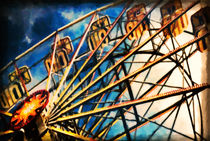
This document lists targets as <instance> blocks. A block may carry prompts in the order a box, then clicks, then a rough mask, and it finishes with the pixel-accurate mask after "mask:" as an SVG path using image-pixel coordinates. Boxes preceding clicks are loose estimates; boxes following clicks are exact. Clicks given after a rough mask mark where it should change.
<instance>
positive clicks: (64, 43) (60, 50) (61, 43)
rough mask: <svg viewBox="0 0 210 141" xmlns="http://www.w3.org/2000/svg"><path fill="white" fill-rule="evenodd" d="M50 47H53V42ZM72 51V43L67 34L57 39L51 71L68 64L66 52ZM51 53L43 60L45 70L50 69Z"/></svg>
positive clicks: (56, 70)
mask: <svg viewBox="0 0 210 141" xmlns="http://www.w3.org/2000/svg"><path fill="white" fill-rule="evenodd" d="M51 49H52V50H53V49H54V44H52V46H51ZM71 52H73V45H72V43H71V39H70V37H69V36H67V37H64V38H62V39H60V40H58V41H57V45H56V53H55V62H54V64H53V72H58V71H59V70H61V69H63V68H65V67H67V65H68V61H69V59H68V56H67V55H68V54H70V53H71ZM51 58H52V54H50V55H49V56H48V57H47V58H46V59H45V60H44V64H45V68H46V70H47V72H49V71H50V66H51Z"/></svg>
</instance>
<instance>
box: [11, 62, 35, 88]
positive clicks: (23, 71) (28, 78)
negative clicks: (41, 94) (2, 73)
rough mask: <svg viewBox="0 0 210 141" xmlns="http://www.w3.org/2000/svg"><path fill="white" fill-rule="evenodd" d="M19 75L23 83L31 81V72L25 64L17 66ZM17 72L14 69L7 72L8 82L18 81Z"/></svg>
mask: <svg viewBox="0 0 210 141" xmlns="http://www.w3.org/2000/svg"><path fill="white" fill-rule="evenodd" d="M19 71H20V75H21V77H22V78H23V81H24V83H25V84H28V83H30V82H31V73H30V71H29V68H28V67H27V66H23V67H20V68H19ZM19 79H20V78H19V77H18V72H17V71H14V72H12V73H10V74H9V80H10V82H18V81H19Z"/></svg>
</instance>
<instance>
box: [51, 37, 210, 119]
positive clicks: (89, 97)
mask: <svg viewBox="0 0 210 141" xmlns="http://www.w3.org/2000/svg"><path fill="white" fill-rule="evenodd" d="M207 35H208V33H206V34H204V35H202V36H200V37H197V38H195V39H193V40H191V41H190V42H187V43H185V44H184V45H182V46H180V47H178V48H176V49H175V50H173V51H171V52H169V53H167V54H165V55H163V56H161V57H159V58H157V59H156V60H154V61H152V62H150V63H148V64H147V65H145V66H143V67H141V68H139V69H137V70H136V71H134V72H132V73H130V74H128V75H127V76H125V77H123V78H121V79H120V80H118V81H115V82H114V83H112V84H110V85H108V86H107V87H105V88H103V89H101V90H99V91H97V92H95V93H93V94H91V95H90V96H88V97H87V98H84V99H83V100H81V101H79V102H77V103H75V104H74V105H72V106H70V107H66V109H64V110H63V111H61V112H60V111H57V113H58V112H60V113H58V114H57V115H56V116H55V117H59V116H60V115H62V114H64V113H66V112H68V111H70V110H72V109H74V108H76V107H78V106H79V105H81V104H83V103H84V102H87V101H88V100H90V99H92V98H95V97H96V96H98V95H100V94H102V93H104V92H105V91H107V90H109V89H111V88H113V87H115V86H117V85H119V84H120V83H122V82H124V81H126V80H128V79H130V78H132V77H134V76H136V75H138V74H140V73H141V72H143V71H145V70H147V69H149V68H151V67H152V66H154V65H155V64H157V63H159V62H161V61H163V60H165V59H166V58H168V57H170V56H172V55H173V54H176V53H177V52H179V51H181V50H183V49H185V48H186V47H188V46H189V45H191V44H193V43H195V42H197V41H199V40H200V39H202V38H204V37H205V36H207ZM125 57H127V56H125ZM121 60H123V59H121ZM116 64H117V63H116ZM108 71H109V70H108ZM106 72H107V71H106ZM106 72H105V73H106ZM101 77H103V74H102V75H101V76H99V77H98V78H97V79H96V80H95V81H97V80H98V79H101ZM90 85H93V84H92V83H91V84H89V85H88V86H89V87H90ZM88 86H87V87H88ZM84 90H86V88H84V89H83V90H81V91H80V92H78V94H76V95H74V96H73V97H72V98H71V99H69V100H68V104H69V103H71V102H73V101H74V100H75V99H77V97H78V96H80V95H81V94H82V93H83V91H84ZM68 104H66V105H68ZM66 105H65V106H66ZM55 117H54V118H55ZM54 118H53V119H54Z"/></svg>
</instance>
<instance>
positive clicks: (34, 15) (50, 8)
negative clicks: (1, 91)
mask: <svg viewBox="0 0 210 141" xmlns="http://www.w3.org/2000/svg"><path fill="white" fill-rule="evenodd" d="M110 2H111V1H110ZM105 4H107V2H106V1H103V2H102V1H101V2H98V1H90V2H88V1H83V0H82V1H77V3H75V2H69V3H52V4H49V3H46V2H45V3H38V4H36V3H30V2H29V3H27V4H26V5H23V4H22V3H20V2H17V4H16V3H15V4H5V5H4V6H3V8H2V9H1V18H0V19H1V31H3V32H2V35H1V48H0V52H1V57H0V62H1V63H0V68H2V67H3V66H4V65H6V64H7V63H8V62H9V61H11V60H13V59H14V58H15V57H16V56H18V55H19V54H21V53H22V52H24V51H25V50H27V49H28V48H30V47H31V46H33V45H34V44H36V43H37V42H39V41H40V40H42V39H43V38H44V37H46V36H47V35H49V34H50V33H52V32H53V31H55V30H56V29H58V28H60V27H62V26H64V25H65V24H68V23H69V22H71V21H73V20H75V19H76V18H78V17H79V16H81V15H84V14H86V13H87V12H90V11H92V10H95V9H96V8H98V7H101V6H103V5H105Z"/></svg>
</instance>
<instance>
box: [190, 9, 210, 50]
mask: <svg viewBox="0 0 210 141" xmlns="http://www.w3.org/2000/svg"><path fill="white" fill-rule="evenodd" d="M209 16H210V7H205V8H202V9H200V10H199V11H198V12H196V13H195V14H193V15H192V16H191V22H192V27H193V33H194V35H195V37H198V36H201V35H203V34H204V33H206V32H208V30H209V29H210V20H209ZM209 41H210V37H209V36H207V37H206V38H203V39H202V40H200V41H198V43H197V46H198V50H199V51H200V52H204V50H206V49H207V48H208V46H209Z"/></svg>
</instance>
